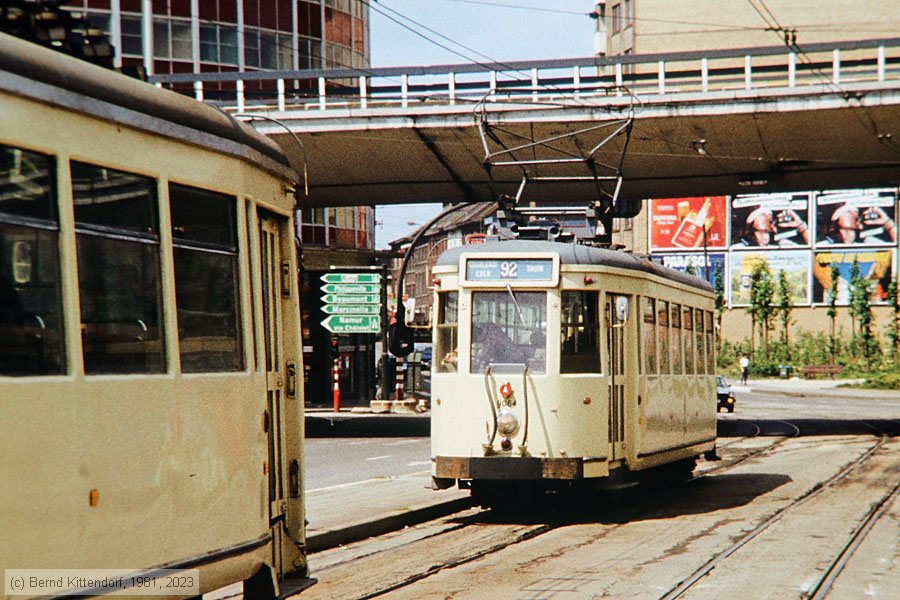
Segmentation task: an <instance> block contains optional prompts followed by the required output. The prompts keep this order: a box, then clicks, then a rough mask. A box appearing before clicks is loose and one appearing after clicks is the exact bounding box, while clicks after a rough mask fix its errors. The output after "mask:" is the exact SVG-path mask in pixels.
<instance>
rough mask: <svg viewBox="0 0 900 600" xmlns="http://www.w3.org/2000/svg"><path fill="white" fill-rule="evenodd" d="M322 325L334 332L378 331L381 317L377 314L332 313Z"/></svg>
mask: <svg viewBox="0 0 900 600" xmlns="http://www.w3.org/2000/svg"><path fill="white" fill-rule="evenodd" d="M322 327H324V328H325V329H327V330H328V331H330V332H332V333H378V332H379V331H381V317H379V316H376V315H330V316H329V317H327V318H326V319H325V320H323V321H322Z"/></svg>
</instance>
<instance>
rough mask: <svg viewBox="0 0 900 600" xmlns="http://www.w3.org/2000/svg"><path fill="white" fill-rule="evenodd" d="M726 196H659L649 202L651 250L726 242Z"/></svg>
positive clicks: (715, 245) (721, 245)
mask: <svg viewBox="0 0 900 600" xmlns="http://www.w3.org/2000/svg"><path fill="white" fill-rule="evenodd" d="M727 210H728V202H727V199H726V197H725V196H703V197H697V198H662V199H657V200H652V201H651V202H650V249H651V250H679V249H690V248H703V247H704V235H703V233H704V230H705V231H706V236H705V238H706V239H705V242H706V244H705V246H706V248H707V249H709V248H716V249H724V248H726V247H727V245H728V238H727V237H726V233H727V231H726V230H727V221H726V213H727Z"/></svg>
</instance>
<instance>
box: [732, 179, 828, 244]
mask: <svg viewBox="0 0 900 600" xmlns="http://www.w3.org/2000/svg"><path fill="white" fill-rule="evenodd" d="M809 199H810V194H809V193H808V192H803V193H799V194H758V195H748V196H735V197H734V198H732V200H731V246H732V248H742V247H748V248H786V247H792V246H807V247H808V246H809V245H810V241H811V236H812V231H811V230H810V222H809Z"/></svg>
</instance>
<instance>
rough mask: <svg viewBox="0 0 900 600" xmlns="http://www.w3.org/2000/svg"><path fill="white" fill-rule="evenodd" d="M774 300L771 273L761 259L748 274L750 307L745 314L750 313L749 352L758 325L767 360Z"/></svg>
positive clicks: (764, 261)
mask: <svg viewBox="0 0 900 600" xmlns="http://www.w3.org/2000/svg"><path fill="white" fill-rule="evenodd" d="M774 298H775V284H774V282H773V281H772V272H771V271H770V270H769V263H768V262H766V260H765V259H762V260H760V261H759V262H757V263H756V264H755V265H753V270H752V271H751V272H750V306H749V307H748V308H747V312H748V313H750V320H751V335H750V351H751V353H752V352H753V331H754V330H755V329H756V327H757V324H758V325H759V332H760V338H761V339H762V345H763V348H764V351H765V355H766V358H767V359H768V358H769V329H770V328H771V325H772V315H773V314H774V313H775V307H774V305H773V304H772V301H773V299H774Z"/></svg>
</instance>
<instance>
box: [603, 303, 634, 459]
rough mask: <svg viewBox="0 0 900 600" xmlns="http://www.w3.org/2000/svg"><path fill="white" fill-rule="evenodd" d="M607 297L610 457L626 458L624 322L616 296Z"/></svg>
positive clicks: (605, 312) (625, 330) (626, 383)
mask: <svg viewBox="0 0 900 600" xmlns="http://www.w3.org/2000/svg"><path fill="white" fill-rule="evenodd" d="M621 297H622V296H610V295H607V296H606V307H605V310H604V311H603V313H604V315H605V323H606V348H607V352H606V372H607V373H608V374H609V416H608V419H609V422H608V425H609V444H610V449H611V455H610V459H611V460H618V459H620V458H624V457H625V410H626V407H625V404H626V400H625V399H626V398H627V397H628V396H627V391H628V387H629V386H628V384H629V381H628V379H629V378H628V375H627V371H626V349H627V348H628V346H627V345H626V336H627V331H628V327H626V321H624V320H619V319H617V317H616V298H621ZM625 298H628V297H627V296H626V297H625Z"/></svg>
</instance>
